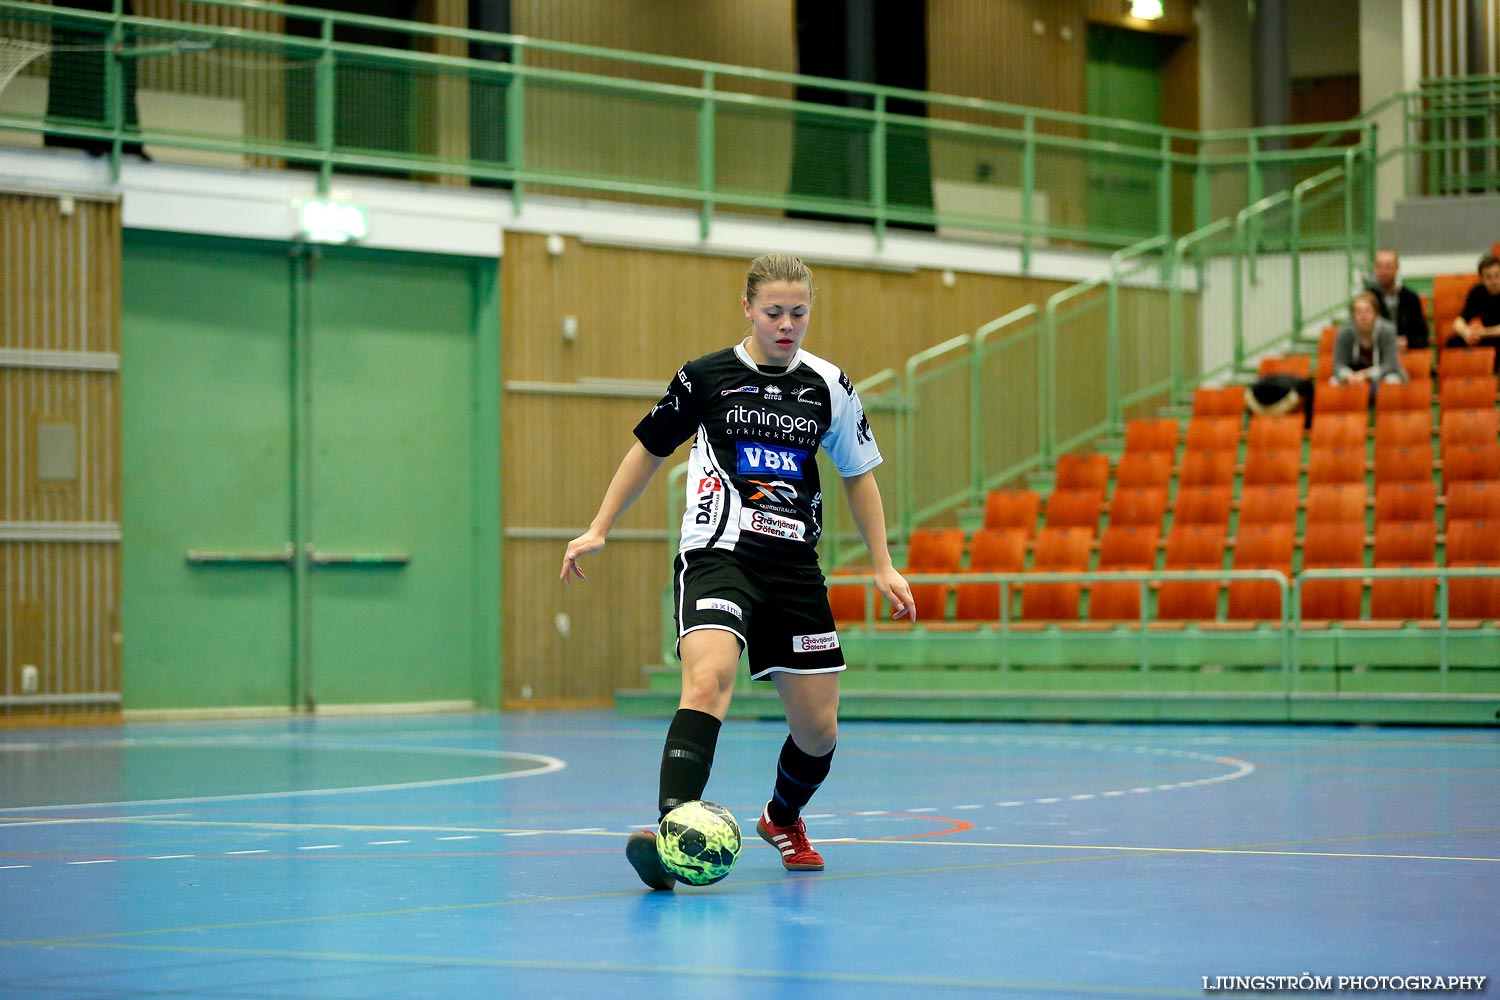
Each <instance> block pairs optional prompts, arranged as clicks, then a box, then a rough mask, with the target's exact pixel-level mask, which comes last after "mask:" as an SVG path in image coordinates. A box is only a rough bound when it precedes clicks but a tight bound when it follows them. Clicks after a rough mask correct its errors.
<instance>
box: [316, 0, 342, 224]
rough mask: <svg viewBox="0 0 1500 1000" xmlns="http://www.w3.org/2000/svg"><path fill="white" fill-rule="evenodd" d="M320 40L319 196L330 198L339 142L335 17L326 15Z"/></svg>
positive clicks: (317, 122)
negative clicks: (337, 133)
mask: <svg viewBox="0 0 1500 1000" xmlns="http://www.w3.org/2000/svg"><path fill="white" fill-rule="evenodd" d="M319 39H320V41H321V42H322V46H323V48H322V51H321V52H320V53H319V54H318V67H317V94H316V97H315V100H316V104H315V111H314V115H315V122H316V125H315V132H316V136H317V138H316V142H317V146H318V152H320V153H322V154H323V158H322V161H321V162H320V163H319V164H318V196H319V197H323V198H326V197H328V191H329V189H330V188H332V187H333V146H334V141H335V136H336V133H335V125H334V120H335V117H336V116H335V113H334V112H335V107H334V102H335V100H337V94H336V91H335V86H336V80H337V76H338V74H337V67H336V64H335V62H334V55H333V18H331V17H324V18H323V24H322V28H321V31H320V33H319Z"/></svg>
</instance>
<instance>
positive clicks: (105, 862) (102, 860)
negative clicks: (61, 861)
mask: <svg viewBox="0 0 1500 1000" xmlns="http://www.w3.org/2000/svg"><path fill="white" fill-rule="evenodd" d="M114 863H115V859H114V858H100V859H98V860H97V861H69V862H68V864H70V865H112V864H114Z"/></svg>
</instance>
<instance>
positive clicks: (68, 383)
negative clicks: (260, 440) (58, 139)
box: [0, 195, 120, 721]
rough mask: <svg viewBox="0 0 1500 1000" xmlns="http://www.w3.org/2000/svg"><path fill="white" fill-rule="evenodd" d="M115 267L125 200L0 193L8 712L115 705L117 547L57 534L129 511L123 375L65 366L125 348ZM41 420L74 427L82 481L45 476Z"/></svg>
mask: <svg viewBox="0 0 1500 1000" xmlns="http://www.w3.org/2000/svg"><path fill="white" fill-rule="evenodd" d="M119 264H120V218H119V206H118V204H116V203H114V202H93V201H84V200H76V201H74V202H73V203H72V204H71V205H67V204H65V203H64V202H61V201H60V200H59V199H58V198H56V197H32V196H25V195H0V350H3V351H4V352H5V354H4V364H3V365H0V422H3V423H0V469H3V477H0V522H5V524H6V525H7V534H6V536H5V540H3V541H0V698H3V699H5V700H4V701H3V702H0V721H6V720H15V719H25V720H27V721H37V720H38V719H39V718H43V719H45V718H65V717H71V716H73V715H82V716H85V717H88V718H96V717H97V716H98V713H101V712H105V713H114V712H117V711H118V704H117V703H116V702H114V701H112V700H109V696H111V695H113V694H114V693H117V692H118V691H119V690H120V678H119V671H120V656H119V646H118V643H117V633H118V630H119V624H118V621H119V603H120V589H119V572H118V568H119V567H118V561H119V546H118V544H117V543H114V542H109V541H72V540H62V539H61V538H60V537H58V536H67V535H69V533H70V532H71V531H73V530H74V529H75V528H77V527H79V523H80V522H82V524H83V525H85V526H90V528H91V530H93V529H97V528H100V527H102V529H103V530H104V531H105V533H106V534H107V533H108V529H109V528H110V527H111V526H113V525H114V524H115V523H116V522H118V519H119V509H120V474H119V448H120V441H119V376H118V372H117V371H114V370H108V369H107V368H106V369H105V370H69V369H68V368H67V367H66V366H67V365H70V364H104V365H106V366H107V365H108V364H109V363H110V359H111V356H113V355H117V353H118V351H119V310H120V287H119V286H120V278H119V275H120V267H119ZM43 424H60V425H64V426H67V427H71V428H72V433H73V436H74V438H75V440H76V443H77V448H76V454H77V469H76V471H77V475H76V478H51V479H44V478H43V477H41V476H40V475H39V474H38V472H39V470H38V463H37V440H38V427H39V425H43ZM28 534H30V535H36V534H40V535H41V536H42V537H40V538H38V539H37V540H26V538H25V537H24V536H27V535H28ZM26 666H34V667H36V668H37V671H38V675H39V679H40V685H39V688H38V692H37V693H38V694H40V695H41V696H43V699H44V700H42V701H34V702H27V701H24V700H18V699H20V696H21V695H22V694H23V690H22V676H23V668H24V667H26ZM79 696H83V698H84V700H83V701H78V700H77V699H78V698H79ZM88 696H104V697H103V698H101V699H100V700H99V701H97V702H93V703H90V702H88V701H87V698H88ZM45 699H52V700H51V701H47V700H45ZM69 699H73V700H72V701H69ZM39 713H41V714H39Z"/></svg>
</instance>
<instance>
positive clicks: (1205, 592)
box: [1156, 523, 1225, 621]
mask: <svg viewBox="0 0 1500 1000" xmlns="http://www.w3.org/2000/svg"><path fill="white" fill-rule="evenodd" d="M1224 540H1225V529H1224V526H1223V525H1209V524H1175V523H1174V524H1173V525H1172V530H1171V531H1170V532H1168V534H1167V557H1166V563H1165V565H1164V566H1163V567H1162V568H1163V569H1180V570H1189V569H1198V570H1219V569H1223V568H1224ZM1218 614H1219V582H1218V581H1217V580H1163V581H1162V584H1161V589H1160V590H1159V591H1158V593H1157V598H1156V616H1157V618H1159V619H1162V620H1164V621H1178V620H1182V621H1205V620H1208V621H1211V620H1213V619H1214V618H1217V617H1218Z"/></svg>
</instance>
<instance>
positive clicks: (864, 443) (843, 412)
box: [823, 372, 882, 479]
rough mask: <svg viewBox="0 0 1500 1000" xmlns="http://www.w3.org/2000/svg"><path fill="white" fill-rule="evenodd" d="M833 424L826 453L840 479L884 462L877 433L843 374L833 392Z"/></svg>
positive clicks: (867, 470) (824, 446) (856, 394)
mask: <svg viewBox="0 0 1500 1000" xmlns="http://www.w3.org/2000/svg"><path fill="white" fill-rule="evenodd" d="M831 395H832V399H833V406H832V411H833V412H832V420H831V421H830V422H829V426H828V433H827V434H825V435H823V451H824V452H826V453H827V455H828V457H829V459H830V460H831V461H832V462H833V464H834V467H835V468H837V469H838V470H839V475H840V476H842V477H844V478H845V479H848V478H850V477H852V476H858V475H860V474H861V473H864V472H869V471H870V470H871V469H873V468H875V466H877V465H879V464H880V463H881V461H882V458H881V456H880V448H879V446H878V445H876V444H875V433H874V431H872V430H870V421H869V420H868V419H867V418H866V417H865V408H864V404H862V403H861V402H860V401H859V393H857V392H855V391H854V383H853V382H851V381H849V376H848V375H846V374H844V373H843V372H839V379H838V383H837V384H836V385H835V386H834V387H833V388H832V390H831Z"/></svg>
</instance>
